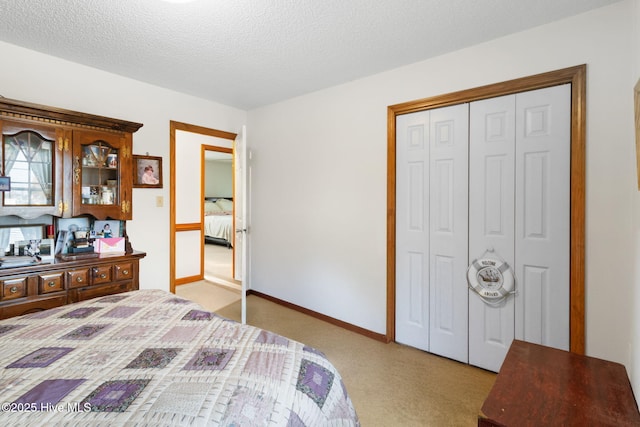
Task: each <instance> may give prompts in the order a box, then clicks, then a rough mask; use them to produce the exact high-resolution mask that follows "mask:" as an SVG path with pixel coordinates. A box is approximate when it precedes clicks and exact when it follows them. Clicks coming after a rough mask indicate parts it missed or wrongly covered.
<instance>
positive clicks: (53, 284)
mask: <svg viewBox="0 0 640 427" xmlns="http://www.w3.org/2000/svg"><path fill="white" fill-rule="evenodd" d="M55 286H56V282H54V281H53V280H52V281H51V282H49V287H50V288H55Z"/></svg>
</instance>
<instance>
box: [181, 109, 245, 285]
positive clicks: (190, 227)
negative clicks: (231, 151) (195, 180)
mask: <svg viewBox="0 0 640 427" xmlns="http://www.w3.org/2000/svg"><path fill="white" fill-rule="evenodd" d="M178 130H181V131H185V132H192V133H199V134H202V135H208V136H213V137H217V138H223V139H229V140H231V141H235V139H236V137H237V134H235V133H232V132H226V131H222V130H217V129H210V128H206V127H202V126H197V125H191V124H188V123H182V122H176V121H173V120H171V121H170V122H169V158H170V159H171V162H170V165H169V182H170V183H171V184H170V185H169V188H170V190H169V199H170V201H169V204H170V209H169V221H170V238H169V244H170V246H171V250H170V251H169V275H170V277H169V290H170V291H171V292H172V293H175V292H176V284H179V283H177V282H178V280H177V279H176V233H178V232H182V231H195V230H197V231H201V230H202V226H203V224H202V221H201V222H200V223H188V224H176V186H175V182H176V164H175V158H176V131H178ZM203 167H204V165H202V166H201V168H203ZM203 173H204V171H202V170H201V171H200V179H201V180H202V179H203ZM201 252H204V243H203V247H202V248H201ZM203 256H204V255H203V254H202V253H201V256H200V257H201V260H202V259H203ZM201 271H202V268H201ZM201 275H202V274H201ZM201 279H202V277H200V278H197V277H188V278H182V279H181V280H180V282H181V283H182V282H184V283H187V282H191V281H195V280H201Z"/></svg>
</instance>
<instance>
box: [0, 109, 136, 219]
mask: <svg viewBox="0 0 640 427" xmlns="http://www.w3.org/2000/svg"><path fill="white" fill-rule="evenodd" d="M140 127H142V124H140V123H134V122H128V121H124V120H119V119H112V118H107V117H102V116H96V115H92V114H86V113H79V112H75V111H70V110H63V109H60V108H55V107H48V106H44V105H38V104H32V103H27V102H23V101H17V100H13V99H8V98H0V130H1V131H2V150H0V153H4V157H3V156H2V155H0V160H2V162H0V163H1V164H0V175H6V176H9V177H11V178H12V187H11V191H10V192H8V193H6V194H5V195H4V196H3V197H0V203H1V208H2V213H1V215H16V216H19V217H22V218H36V217H39V216H41V215H53V216H57V217H65V218H66V217H74V216H80V215H91V216H93V217H95V218H96V219H117V220H129V219H132V187H133V149H132V146H133V144H132V140H133V138H132V134H133V133H134V132H136V131H137V130H138V129H139V128H140ZM25 170H30V171H31V173H24V171H25Z"/></svg>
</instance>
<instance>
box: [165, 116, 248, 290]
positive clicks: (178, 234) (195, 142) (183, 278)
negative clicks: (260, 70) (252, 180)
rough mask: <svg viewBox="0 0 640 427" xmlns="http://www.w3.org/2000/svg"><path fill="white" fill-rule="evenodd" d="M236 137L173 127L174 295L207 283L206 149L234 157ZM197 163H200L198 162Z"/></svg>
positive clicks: (181, 125)
mask: <svg viewBox="0 0 640 427" xmlns="http://www.w3.org/2000/svg"><path fill="white" fill-rule="evenodd" d="M236 136H237V135H236V134H234V133H230V132H225V131H220V130H216V129H209V128H204V127H201V126H196V125H190V124H186V123H180V122H174V121H171V123H170V151H171V153H170V156H171V160H172V161H171V164H170V180H171V181H170V182H171V183H172V185H171V187H170V192H171V209H170V224H171V238H170V244H171V251H170V275H171V277H170V290H171V292H174V293H175V287H176V285H181V284H185V283H192V282H195V281H199V280H203V279H204V220H203V218H204V210H203V206H204V196H205V192H204V183H205V182H204V174H205V172H204V152H205V150H204V148H203V147H205V146H209V147H218V150H222V151H225V152H227V153H228V154H229V155H231V153H233V147H234V141H235V139H236ZM177 147H179V149H178V148H177ZM194 159H198V160H199V161H196V162H194ZM194 165H198V166H197V167H194ZM194 183H197V184H194ZM177 189H179V191H177ZM234 190H235V189H234ZM231 217H232V218H233V215H231ZM231 234H232V235H233V233H231ZM229 240H231V238H230V239H229ZM196 248H197V250H194V249H196Z"/></svg>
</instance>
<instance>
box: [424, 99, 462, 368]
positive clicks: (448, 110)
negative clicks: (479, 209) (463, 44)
mask: <svg viewBox="0 0 640 427" xmlns="http://www.w3.org/2000/svg"><path fill="white" fill-rule="evenodd" d="M430 129H431V137H430V147H431V149H430V154H429V157H430V165H429V170H430V180H429V206H430V209H429V211H430V214H429V218H430V220H429V232H430V233H429V234H430V246H429V253H430V255H429V258H430V265H429V267H430V268H429V272H430V275H429V277H430V280H429V282H430V289H429V311H430V319H429V320H430V321H429V336H430V338H429V347H430V351H431V353H434V354H438V355H440V356H445V357H449V358H451V359H455V360H459V361H461V362H465V363H466V362H467V360H468V359H467V357H468V350H467V333H468V307H467V299H468V292H467V281H466V275H465V271H466V267H467V265H468V258H467V238H468V235H467V229H468V213H469V210H468V206H467V194H468V180H469V176H468V158H467V156H468V145H469V105H468V104H461V105H454V106H451V107H444V108H438V109H435V110H432V111H431V117H430Z"/></svg>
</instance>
